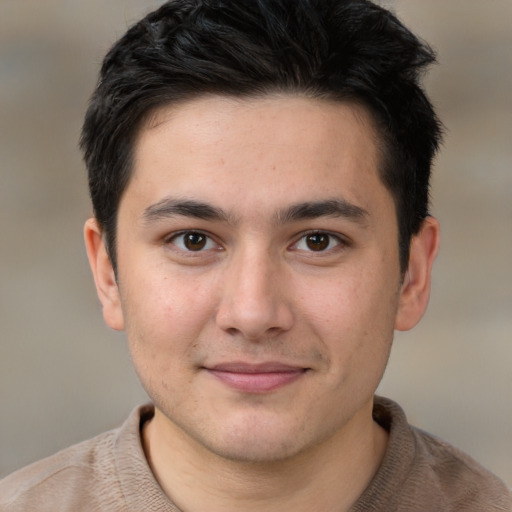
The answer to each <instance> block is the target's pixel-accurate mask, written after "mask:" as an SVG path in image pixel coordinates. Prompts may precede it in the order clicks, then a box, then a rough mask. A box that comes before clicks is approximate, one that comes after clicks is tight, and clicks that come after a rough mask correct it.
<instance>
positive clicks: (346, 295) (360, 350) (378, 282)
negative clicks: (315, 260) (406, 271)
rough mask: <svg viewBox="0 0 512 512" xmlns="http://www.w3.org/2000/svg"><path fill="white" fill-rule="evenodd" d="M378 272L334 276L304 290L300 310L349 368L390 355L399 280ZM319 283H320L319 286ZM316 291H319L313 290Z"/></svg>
mask: <svg viewBox="0 0 512 512" xmlns="http://www.w3.org/2000/svg"><path fill="white" fill-rule="evenodd" d="M382 276H383V274H382V273H379V272H378V271H376V272H371V273H370V272H367V271H366V272H364V271H361V272H355V273H354V274H352V275H347V274H344V275H341V276H340V277H337V278H336V277H333V276H331V277H330V278H329V279H328V280H326V281H325V283H324V286H318V285H319V281H318V280H317V281H316V283H310V285H311V286H306V287H305V288H304V289H303V290H302V291H301V293H297V294H296V296H297V297H300V301H301V305H300V307H299V309H300V310H301V311H302V315H303V317H304V319H305V321H306V322H308V323H309V324H310V328H312V329H313V330H314V331H315V334H316V336H317V337H318V339H320V340H322V341H323V343H324V345H325V348H326V349H327V350H328V352H329V354H330V357H331V360H332V361H333V363H334V362H335V361H337V362H338V364H340V365H343V366H345V367H346V368H349V367H352V366H359V365H358V364H354V365H352V364H349V363H353V362H354V361H355V360H356V359H357V360H361V361H363V360H364V361H366V363H370V362H371V361H373V360H378V361H379V363H378V364H381V363H382V360H383V359H387V352H388V351H389V345H390V343H391V341H392V338H393V332H394V321H395V316H396V310H397V305H398V285H397V283H393V285H391V283H390V282H388V280H386V279H383V278H382ZM315 285H316V286H315ZM311 290H315V291H314V292H312V291H311Z"/></svg>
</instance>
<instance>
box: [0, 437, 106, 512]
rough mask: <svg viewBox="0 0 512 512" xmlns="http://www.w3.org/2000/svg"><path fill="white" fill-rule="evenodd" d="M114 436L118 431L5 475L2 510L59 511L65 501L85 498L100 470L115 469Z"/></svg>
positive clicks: (1, 489) (0, 485) (0, 498)
mask: <svg viewBox="0 0 512 512" xmlns="http://www.w3.org/2000/svg"><path fill="white" fill-rule="evenodd" d="M115 435H116V431H110V432H106V433H104V434H101V435H99V436H97V437H95V438H93V439H90V440H88V441H84V442H82V443H79V444H76V445H74V446H71V447H69V448H67V449H65V450H62V451H60V452H58V453H56V454H55V455H52V456H51V457H47V458H45V459H42V460H40V461H38V462H35V463H33V464H31V465H29V466H27V467H25V468H23V469H20V470H19V471H16V472H14V473H12V474H11V475H9V476H8V477H6V478H4V479H3V480H1V481H0V511H2V512H7V511H9V512H11V511H12V512H15V511H18V510H19V511H21V510H56V509H57V508H59V507H61V503H62V502H75V501H76V500H77V499H78V500H81V501H83V500H84V499H85V498H86V495H87V494H88V493H89V489H90V485H91V483H92V482H93V481H96V480H98V473H100V474H101V473H102V472H109V473H110V472H111V470H112V468H111V467H109V466H111V465H112V464H113V457H112V453H113V449H112V446H113V442H114V441H113V440H114V438H115ZM68 509H69V510H72V508H70V507H66V508H65V510H68Z"/></svg>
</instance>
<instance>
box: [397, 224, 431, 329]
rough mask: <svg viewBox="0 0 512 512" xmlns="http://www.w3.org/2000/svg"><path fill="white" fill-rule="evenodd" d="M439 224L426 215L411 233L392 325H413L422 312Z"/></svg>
mask: <svg viewBox="0 0 512 512" xmlns="http://www.w3.org/2000/svg"><path fill="white" fill-rule="evenodd" d="M439 240H440V227H439V222H438V221H437V220H436V219H434V218H433V217H427V218H426V219H425V220H424V221H423V225H422V227H421V229H420V231H419V233H418V234H417V235H415V236H413V237H412V240H411V247H410V254H409V265H408V267H407V271H406V273H405V276H404V281H403V283H402V287H401V290H400V302H399V305H398V312H397V316H396V321H395V329H397V330H399V331H407V330H409V329H412V328H413V327H414V326H415V325H416V324H417V323H418V322H419V321H420V319H421V317H422V316H423V314H424V313H425V311H426V309H427V305H428V300H429V297H430V285H431V275H432V266H433V264H434V260H435V257H436V255H437V252H438V249H439Z"/></svg>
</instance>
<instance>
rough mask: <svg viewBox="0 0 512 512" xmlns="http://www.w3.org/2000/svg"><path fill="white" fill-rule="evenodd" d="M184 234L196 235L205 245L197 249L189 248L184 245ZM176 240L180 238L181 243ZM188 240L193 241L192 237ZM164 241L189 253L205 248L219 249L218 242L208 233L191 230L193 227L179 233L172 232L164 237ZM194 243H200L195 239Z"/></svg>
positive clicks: (202, 250)
mask: <svg viewBox="0 0 512 512" xmlns="http://www.w3.org/2000/svg"><path fill="white" fill-rule="evenodd" d="M186 236H189V237H192V236H196V237H199V238H202V239H203V240H204V242H205V245H204V246H203V247H200V248H199V249H198V250H193V249H190V248H189V247H187V246H186V241H185V237H186ZM177 240H181V244H178V243H176V241H177ZM189 241H191V242H192V243H194V241H193V240H192V239H189ZM165 243H166V244H171V245H174V246H176V247H177V248H178V249H179V250H181V251H183V252H186V253H191V254H193V253H200V252H204V251H205V250H211V249H220V246H219V244H217V243H216V242H215V241H214V240H213V238H212V237H211V236H210V235H208V234H207V233H205V232H203V231H199V230H193V229H190V230H187V231H180V232H179V233H174V234H172V235H171V236H169V237H168V238H166V239H165ZM196 243H201V241H196ZM180 245H181V247H180ZM208 245H210V247H208ZM212 246H213V247H212Z"/></svg>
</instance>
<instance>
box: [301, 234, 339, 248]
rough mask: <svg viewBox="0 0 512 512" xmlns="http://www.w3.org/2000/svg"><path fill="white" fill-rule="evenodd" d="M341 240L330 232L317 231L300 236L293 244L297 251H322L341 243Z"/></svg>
mask: <svg viewBox="0 0 512 512" xmlns="http://www.w3.org/2000/svg"><path fill="white" fill-rule="evenodd" d="M342 243H343V242H342V240H341V239H340V238H339V237H337V236H335V235H332V234H330V233H325V232H323V231H317V232H314V233H308V234H306V235H304V236H302V237H301V238H300V239H299V240H298V241H297V242H296V243H295V244H294V246H293V248H294V249H296V250H299V251H310V252H311V251H312V252H324V251H327V250H329V249H334V248H335V247H337V246H339V245H341V244H342Z"/></svg>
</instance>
